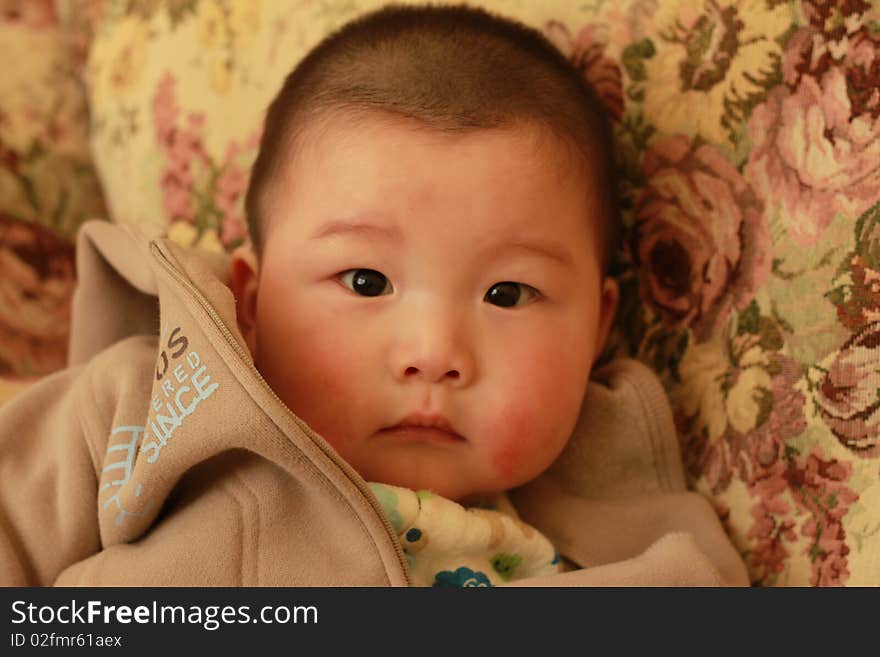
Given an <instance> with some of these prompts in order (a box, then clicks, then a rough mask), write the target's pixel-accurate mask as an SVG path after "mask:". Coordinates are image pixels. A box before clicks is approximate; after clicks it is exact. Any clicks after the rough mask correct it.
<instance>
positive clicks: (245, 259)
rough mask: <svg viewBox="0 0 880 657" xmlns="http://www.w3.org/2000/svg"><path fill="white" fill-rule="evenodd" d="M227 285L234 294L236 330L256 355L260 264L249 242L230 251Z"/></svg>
mask: <svg viewBox="0 0 880 657" xmlns="http://www.w3.org/2000/svg"><path fill="white" fill-rule="evenodd" d="M229 287H230V288H231V289H232V294H233V296H235V315H236V318H237V320H238V330H239V331H241V335H242V337H244V341H245V344H247V347H248V349H249V350H250V352H251V356H253V357H254V358H256V355H257V293H258V291H259V289H260V266H259V262H258V260H257V255H256V253H254V250H253V247H252V246H251V245H250V244H246V245H244V246H240V247H239V248H237V249H236V250H235V251H233V252H232V257H231V258H230V261H229Z"/></svg>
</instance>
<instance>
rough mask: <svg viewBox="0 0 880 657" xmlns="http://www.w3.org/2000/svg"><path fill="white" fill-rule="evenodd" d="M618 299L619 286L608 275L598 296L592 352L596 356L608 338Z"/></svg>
mask: <svg viewBox="0 0 880 657" xmlns="http://www.w3.org/2000/svg"><path fill="white" fill-rule="evenodd" d="M619 301H620V286H619V285H618V284H617V281H616V280H615V279H613V278H611V277H610V276H606V277H605V279H604V280H603V281H602V295H601V297H600V298H599V326H598V330H597V331H596V350H595V351H594V352H593V353H595V354H596V357H598V356H599V355H600V354H601V353H602V349H603V348H604V346H605V340H607V339H608V333H609V331H611V324H612V322H613V321H614V314H615V313H616V312H617V304H618V302H619Z"/></svg>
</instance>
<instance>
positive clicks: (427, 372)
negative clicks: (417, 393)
mask: <svg viewBox="0 0 880 657" xmlns="http://www.w3.org/2000/svg"><path fill="white" fill-rule="evenodd" d="M443 369H444V368H442V367H434V366H432V365H422V366H421V367H418V366H416V365H410V366H409V367H407V368H406V369H405V370H404V372H403V378H405V379H412V378H419V377H421V378H423V379H425V380H426V381H429V382H431V383H439V382H440V381H443V380H446V379H448V380H450V381H458V380H460V379H461V372H459V371H458V370H457V369H451V370H447V371H445V372H443Z"/></svg>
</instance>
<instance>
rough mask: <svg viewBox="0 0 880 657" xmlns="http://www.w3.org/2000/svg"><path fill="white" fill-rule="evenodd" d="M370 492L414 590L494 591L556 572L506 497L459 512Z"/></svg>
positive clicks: (402, 491) (426, 495)
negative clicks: (406, 565) (480, 588)
mask: <svg viewBox="0 0 880 657" xmlns="http://www.w3.org/2000/svg"><path fill="white" fill-rule="evenodd" d="M370 487H371V488H372V490H373V493H374V494H375V495H376V497H377V498H378V499H379V502H380V503H381V504H382V507H383V508H384V509H385V513H386V514H387V515H388V518H389V519H390V520H391V524H392V526H393V527H394V530H395V532H397V535H398V537H399V538H400V543H401V545H402V546H403V552H404V554H405V555H406V558H407V561H408V562H409V568H410V572H411V574H412V579H413V584H414V585H415V586H452V587H470V586H495V585H497V584H502V583H505V582H510V581H513V580H516V579H523V578H526V577H535V576H541V575H550V574H553V573H557V572H560V571H561V570H562V565H561V563H560V559H559V555H558V554H557V553H556V550H555V549H554V548H553V545H552V544H551V543H550V541H549V540H547V538H546V537H545V536H544V535H543V534H541V533H540V532H538V531H537V530H536V529H534V528H533V527H531V526H529V525H527V524H526V523H524V522H522V521H521V520H519V518H518V517H517V513H516V509H514V508H513V505H512V504H511V503H510V500H509V499H508V498H507V496H506V495H499V496H496V498H495V499H493V500H492V504H491V505H480V506H478V507H463V506H462V505H460V504H458V503H456V502H453V501H452V500H449V499H446V498H444V497H440V496H438V495H435V494H433V493H430V492H428V491H423V490H420V491H413V490H410V489H407V488H399V487H397V486H389V485H387V484H376V483H371V484H370Z"/></svg>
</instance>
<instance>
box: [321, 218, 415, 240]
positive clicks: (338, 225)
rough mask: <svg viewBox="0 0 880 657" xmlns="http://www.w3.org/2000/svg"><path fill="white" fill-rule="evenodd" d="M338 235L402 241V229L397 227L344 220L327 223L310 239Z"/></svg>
mask: <svg viewBox="0 0 880 657" xmlns="http://www.w3.org/2000/svg"><path fill="white" fill-rule="evenodd" d="M336 235H358V236H361V237H379V238H381V239H384V240H388V241H392V242H399V241H401V239H402V235H401V232H400V229H399V228H397V227H396V226H376V225H375V224H370V223H365V222H362V221H347V220H344V219H342V220H335V221H329V222H327V223H326V224H324V225H323V226H321V227H320V228H318V230H316V231H315V232H314V233H313V234H312V236H311V238H310V239H312V240H320V239H324V238H327V237H332V236H336Z"/></svg>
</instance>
